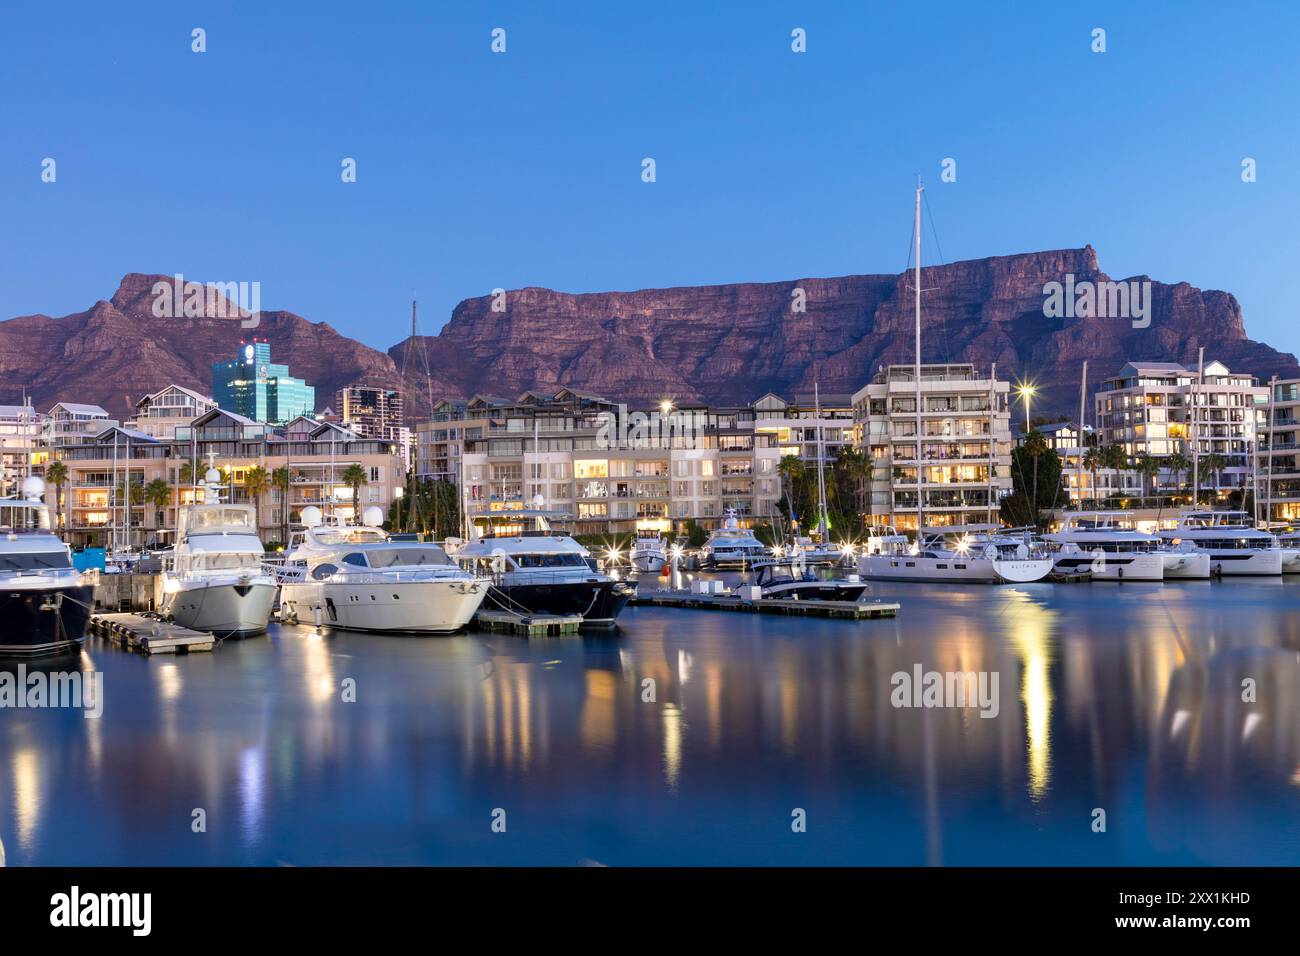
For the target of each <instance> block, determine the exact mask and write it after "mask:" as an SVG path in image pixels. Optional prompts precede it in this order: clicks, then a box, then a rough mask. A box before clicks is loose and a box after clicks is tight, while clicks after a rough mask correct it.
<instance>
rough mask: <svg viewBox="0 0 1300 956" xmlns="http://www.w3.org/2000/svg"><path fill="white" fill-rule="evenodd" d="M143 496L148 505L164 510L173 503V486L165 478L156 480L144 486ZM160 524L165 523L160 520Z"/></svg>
mask: <svg viewBox="0 0 1300 956" xmlns="http://www.w3.org/2000/svg"><path fill="white" fill-rule="evenodd" d="M141 496H142V497H143V498H144V500H145V502H146V503H147V504H151V505H153V506H154V507H155V508H158V509H163V508H166V507H167V506H168V505H169V504H171V502H172V486H171V485H169V484H167V481H166V479H164V478H155V479H153V480H152V481H150V482H149V484H147V485H145V486H144V491H143V492H141ZM158 524H159V525H160V526H161V525H162V524H163V521H161V520H160V521H159V522H158Z"/></svg>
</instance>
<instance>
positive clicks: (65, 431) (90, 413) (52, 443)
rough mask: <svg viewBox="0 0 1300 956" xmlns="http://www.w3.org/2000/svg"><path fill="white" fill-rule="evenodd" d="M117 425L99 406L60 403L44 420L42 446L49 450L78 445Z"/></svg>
mask: <svg viewBox="0 0 1300 956" xmlns="http://www.w3.org/2000/svg"><path fill="white" fill-rule="evenodd" d="M116 424H117V421H116V420H115V419H112V418H109V417H108V412H106V411H104V409H102V408H100V407H99V406H98V405H81V404H78V403H76V402H59V403H58V404H56V405H54V406H53V407H52V408H51V409H50V410H49V411H48V412H46V413H45V416H44V418H43V419H42V422H41V444H42V445H44V446H45V447H47V448H60V447H62V446H64V445H73V444H77V443H78V442H82V441H85V440H86V439H88V438H92V437H94V436H95V435H97V434H99V432H101V431H103V430H104V429H105V428H108V427H110V426H113V425H116Z"/></svg>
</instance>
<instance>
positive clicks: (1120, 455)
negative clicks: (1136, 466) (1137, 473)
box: [1101, 442, 1130, 472]
mask: <svg viewBox="0 0 1300 956" xmlns="http://www.w3.org/2000/svg"><path fill="white" fill-rule="evenodd" d="M1101 467H1103V468H1109V469H1110V470H1111V471H1117V472H1118V471H1129V470H1130V465H1129V460H1128V452H1127V451H1125V450H1124V446H1123V445H1120V444H1117V443H1114V442H1112V443H1111V444H1109V445H1107V446H1106V447H1105V448H1103V449H1102V450H1101Z"/></svg>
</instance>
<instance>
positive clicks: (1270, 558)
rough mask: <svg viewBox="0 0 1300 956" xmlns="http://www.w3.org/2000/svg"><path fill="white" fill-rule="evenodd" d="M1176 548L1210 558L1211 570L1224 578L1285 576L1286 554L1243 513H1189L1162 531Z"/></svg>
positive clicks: (1185, 513)
mask: <svg viewBox="0 0 1300 956" xmlns="http://www.w3.org/2000/svg"><path fill="white" fill-rule="evenodd" d="M1160 537H1161V538H1163V539H1164V540H1165V541H1166V542H1167V543H1168V544H1169V545H1170V546H1171V547H1173V548H1174V549H1188V548H1190V549H1193V550H1195V551H1197V552H1200V553H1203V554H1207V555H1209V559H1210V567H1211V570H1212V571H1213V572H1214V573H1216V574H1222V575H1258V574H1263V575H1274V574H1281V573H1282V561H1283V557H1284V552H1283V550H1282V549H1281V548H1279V547H1278V546H1277V539H1275V538H1274V537H1273V536H1272V535H1271V534H1269V533H1268V532H1267V531H1261V530H1259V529H1258V528H1256V527H1255V523H1254V521H1253V520H1252V519H1251V517H1250V515H1248V514H1246V512H1244V511H1187V512H1184V513H1183V515H1182V517H1181V519H1180V520H1179V522H1178V527H1176V528H1173V529H1171V530H1168V531H1162V532H1160Z"/></svg>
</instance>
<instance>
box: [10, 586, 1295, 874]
mask: <svg viewBox="0 0 1300 956" xmlns="http://www.w3.org/2000/svg"><path fill="white" fill-rule="evenodd" d="M1297 595H1300V581H1296V582H1290V581H1288V582H1285V583H1283V582H1275V581H1265V582H1242V581H1232V582H1225V583H1217V582H1216V583H1212V584H1197V583H1191V582H1189V583H1188V584H1187V585H1172V584H1171V585H1166V586H1163V587H1162V586H1160V585H1142V584H1124V585H1111V584H1101V583H1098V584H1094V585H1068V586H1051V585H1029V586H1022V587H1016V588H1011V587H1006V588H974V587H971V588H941V587H931V586H925V585H920V586H910V587H909V586H893V587H890V586H887V585H881V586H876V587H873V596H875V597H879V598H884V599H889V600H893V599H897V600H899V601H900V602H901V603H902V605H903V607H902V612H901V614H900V615H899V617H898V618H897V619H894V620H880V621H868V622H860V623H852V622H843V621H823V620H817V619H800V618H788V617H778V616H766V615H748V614H736V613H726V612H694V611H683V610H667V609H664V610H660V609H652V608H632V609H629V610H628V611H627V612H625V615H624V618H623V619H622V620H623V624H622V627H621V628H620V630H619V631H618V632H617V633H615V634H609V635H604V634H594V635H585V636H583V637H576V638H548V639H544V640H534V641H531V642H529V641H525V640H521V639H517V638H513V637H509V636H504V635H470V636H463V637H456V638H449V639H420V638H378V637H372V636H366V635H347V634H337V635H333V634H327V635H325V636H318V635H316V634H314V633H313V632H312V629H311V628H299V627H286V628H279V629H275V630H274V631H273V634H272V636H271V637H269V638H260V639H252V640H248V641H244V642H242V643H233V642H232V643H227V644H225V645H224V646H222V647H221V648H220V649H219V650H218V651H217V652H216V653H214V654H211V655H196V656H194V657H182V658H177V659H174V660H170V659H166V658H164V659H153V660H150V659H146V658H142V657H138V656H134V655H130V654H126V653H124V652H120V651H117V650H115V649H112V648H108V647H106V646H103V645H101V644H99V643H98V642H92V643H91V644H90V645H88V647H87V649H86V651H85V652H84V653H83V654H82V656H81V659H80V663H79V664H78V663H77V661H76V659H75V658H74V659H73V666H80V667H83V668H97V669H99V670H101V671H102V672H103V673H104V674H105V707H104V716H103V718H102V719H100V720H84V719H83V718H82V717H81V715H80V714H79V713H77V712H74V711H58V710H41V711H37V710H8V709H7V710H0V841H3V842H4V845H5V846H6V848H7V851H8V863H9V865H21V864H30V863H36V864H46V865H58V864H74V865H75V864H111V863H124V864H130V863H140V864H185V863H190V864H229V863H253V864H265V865H273V864H278V863H291V864H299V865H309V864H322V863H365V864H372V863H403V864H420V863H452V864H469V863H485V864H491V863H511V864H530V863H539V864H540V863H545V864H570V863H577V862H579V861H581V860H594V861H597V862H601V863H609V864H672V863H737V864H763V863H828V864H852V863H863V864H927V863H928V864H942V863H948V864H978V863H999V864H1006V863H1012V864H1014V863H1042V864H1056V863H1080V864H1144V863H1148V864H1161V863H1280V864H1294V863H1298V862H1300V783H1298V781H1300V624H1298V623H1297V621H1296V616H1295V614H1294V612H1293V611H1292V610H1291V608H1292V607H1294V605H1295V598H1296V596H1297ZM916 665H920V666H921V667H922V668H923V669H924V670H925V671H940V672H980V671H984V672H996V673H997V674H998V676H999V690H1000V695H999V708H998V714H997V716H996V717H995V718H991V719H989V718H984V717H981V716H980V713H979V711H978V710H977V709H961V708H939V709H926V708H917V709H913V708H895V707H894V706H892V705H891V703H890V690H891V680H890V679H891V675H893V674H894V673H895V672H899V671H904V672H911V671H912V670H913V668H914V667H915V666H916ZM4 666H5V667H8V668H10V669H11V665H4ZM62 666H63V667H67V666H68V665H67V664H66V663H65V664H63V665H62ZM647 679H649V680H652V681H653V685H652V688H653V698H654V699H653V701H647V700H645V699H643V698H645V697H646V688H647V684H646V683H645V682H646V681H647ZM346 681H354V682H355V690H356V693H355V696H356V700H355V702H354V703H348V702H344V700H343V686H344V683H345V682H346ZM1243 681H1253V682H1254V683H1253V688H1254V698H1253V702H1248V701H1243V699H1242V697H1243V692H1244V688H1243ZM796 807H797V808H803V809H804V810H806V811H807V820H808V827H807V832H806V833H801V834H796V833H793V832H792V831H791V827H790V821H791V812H792V810H793V809H794V808H796ZM195 808H203V809H204V810H205V811H206V814H207V832H206V833H198V834H196V833H194V832H192V830H191V827H190V823H191V819H192V817H191V814H192V811H193V810H194V809H195ZM495 808H502V809H504V810H505V811H506V813H507V819H508V826H507V832H506V833H504V834H494V833H493V832H492V831H491V829H490V823H491V814H492V811H493V810H494V809H495ZM1095 808H1101V809H1104V810H1105V811H1106V816H1107V823H1108V827H1107V832H1106V833H1104V834H1099V833H1094V832H1092V826H1091V825H1092V819H1093V816H1092V814H1093V811H1094V809H1095Z"/></svg>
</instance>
